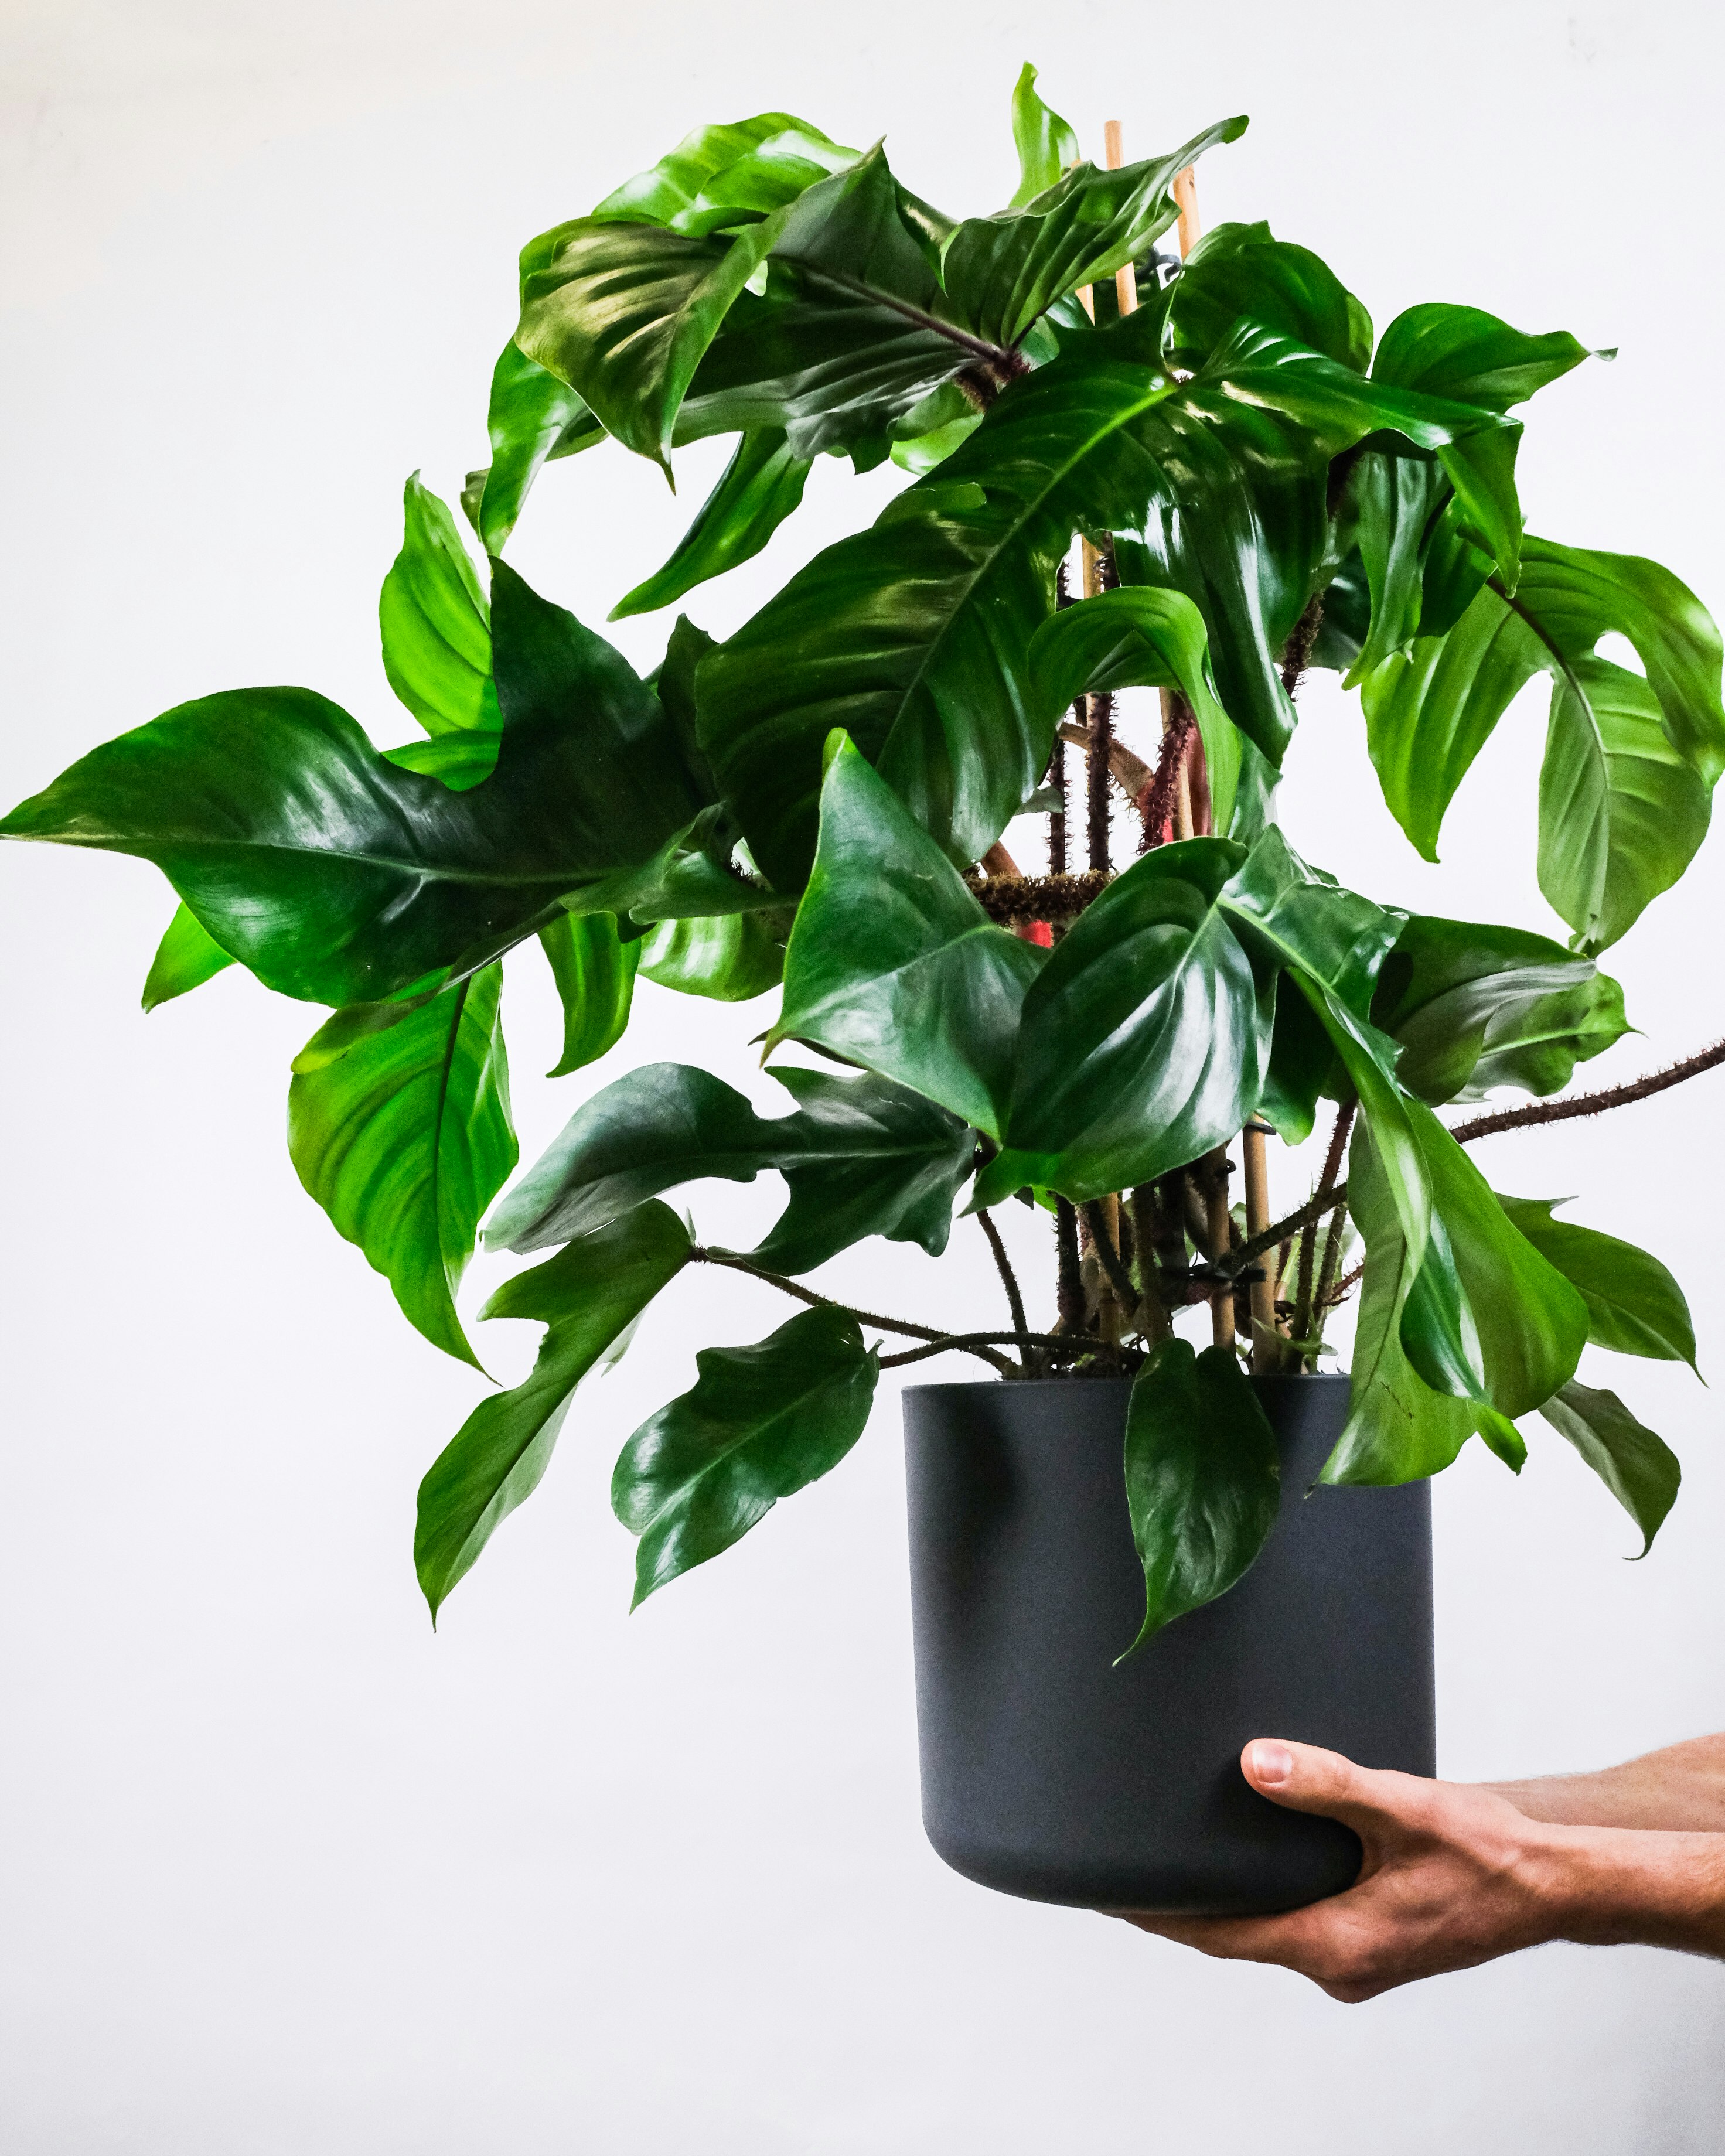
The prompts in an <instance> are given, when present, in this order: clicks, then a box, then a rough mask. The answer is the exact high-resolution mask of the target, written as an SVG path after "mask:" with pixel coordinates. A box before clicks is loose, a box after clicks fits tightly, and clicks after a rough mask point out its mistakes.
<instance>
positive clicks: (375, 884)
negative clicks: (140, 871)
mask: <svg viewBox="0 0 1725 2156" xmlns="http://www.w3.org/2000/svg"><path fill="white" fill-rule="evenodd" d="M492 609H493V622H492V626H493V633H494V641H495V666H496V680H497V693H498V699H499V702H500V704H501V707H502V712H503V721H504V724H503V731H502V736H501V747H500V750H499V754H498V761H497V767H496V770H495V773H493V775H492V776H491V777H490V778H489V779H487V780H485V782H484V783H481V784H480V785H477V786H475V787H473V788H470V790H469V791H468V792H466V793H451V792H450V791H449V789H448V788H446V787H444V786H443V785H442V784H440V783H439V782H438V781H437V780H435V779H434V778H425V777H422V776H419V775H418V774H416V773H411V772H406V771H403V770H400V769H398V767H396V766H395V765H393V764H392V763H391V762H389V761H388V760H387V759H386V758H384V757H381V756H379V755H378V754H377V752H376V751H375V750H374V749H373V748H372V746H371V744H370V743H369V742H367V739H366V737H365V736H364V735H363V734H362V732H361V731H360V729H359V728H358V726H356V725H355V724H354V722H353V721H352V719H351V718H349V717H348V716H347V713H346V712H345V711H340V710H338V709H337V707H336V706H335V705H333V704H331V703H327V702H326V701H325V700H324V699H323V698H322V697H321V696H314V695H313V694H312V693H311V691H310V690H305V689H256V690H235V691H233V692H230V693H229V694H228V695H225V696H211V697H206V698H205V699H203V701H202V702H199V703H195V704H186V705H182V706H180V708H179V709H178V710H177V711H170V712H168V713H167V715H166V716H163V717H162V718H159V719H157V720H154V721H151V724H150V725H148V726H141V727H139V728H138V729H137V730H136V731H135V732H132V733H129V734H123V735H121V737H120V738H119V740H117V741H115V742H109V743H108V744H107V746H106V747H103V748H99V749H97V750H95V752H93V753H92V754H90V756H87V757H85V758H84V759H83V761H82V762H80V763H76V764H74V766H73V767H72V768H71V769H70V770H69V771H68V772H66V773H64V774H63V776H62V777H61V778H59V779H58V780H57V781H56V782H55V783H54V785H53V786H51V787H50V788H48V790H47V791H46V792H45V793H41V794H39V795H37V796H36V797H35V798H34V799H33V800H31V801H28V802H26V803H23V806H22V807H20V808H17V809H14V810H13V813H12V814H11V815H10V816H9V817H8V818H7V819H5V821H4V822H3V824H0V834H3V835H5V836H8V837H12V838H28V839H54V840H57V841H59V843H61V844H73V845H94V846H103V847H106V848H109V849H110V850H115V851H117V852H121V853H133V854H140V855H142V856H143V857H144V858H145V859H146V860H153V861H155V862H156V863H157V865H159V866H160V867H161V868H162V869H163V870H165V871H166V872H167V875H168V877H169V879H170V880H171V881H172V883H173V885H174V886H175V888H176V889H177V891H179V893H180V896H182V898H183V899H184V900H185V901H187V905H188V906H191V908H192V910H193V912H195V913H196V914H197V915H198V918H199V919H200V921H203V925H204V927H206V928H207V929H208V932H209V933H210V934H211V935H212V936H213V937H214V939H215V940H216V941H217V942H218V943H220V944H221V945H222V946H223V948H224V949H226V950H229V951H231V952H233V953H234V956H235V957H237V958H239V959H240V960H241V961H242V962H244V963H245V964H246V965H249V967H250V968H252V970H253V971H254V973H257V974H258V975H259V978H261V979H263V980H264V982H265V983H267V984H268V985H269V986H270V987H271V988H277V989H280V991H281V992H282V993H285V994H287V995H293V996H301V997H304V998H307V999H309V1000H311V1001H313V1002H320V1003H329V1004H357V1003H367V1002H376V1001H379V1000H382V998H386V997H388V996H389V995H391V994H392V993H394V992H395V991H396V990H398V989H400V988H407V987H408V985H409V984H417V983H423V982H424V980H425V978H427V977H428V976H429V975H432V974H434V973H437V972H438V971H439V969H447V968H454V967H458V966H459V967H462V968H466V969H469V970H470V969H471V968H472V967H473V966H475V965H476V964H480V963H483V962H485V960H486V959H487V958H488V957H492V956H495V955H496V953H498V952H501V950H503V949H505V948H506V947H508V946H509V945H510V944H511V943H512V942H516V941H517V940H519V938H520V937H521V936H522V935H523V934H526V933H527V932H530V931H531V930H532V929H534V928H536V927H539V926H541V925H542V923H543V922H545V921H548V920H551V919H552V918H554V917H555V916H554V911H553V909H554V908H556V907H557V904H558V902H559V901H560V900H562V899H564V898H566V897H570V896H578V895H579V894H580V893H581V892H582V891H583V888H589V889H592V890H593V891H596V892H597V891H602V890H603V879H604V878H605V877H606V876H607V875H617V874H618V873H619V872H620V871H624V870H634V869H635V868H636V866H637V865H639V864H641V863H643V862H644V861H646V860H649V858H650V857H651V856H652V855H653V854H654V852H655V850H656V849H657V848H659V847H660V846H661V845H663V844H665V843H666V841H667V840H668V839H670V838H671V837H672V836H673V835H674V834H675V833H676V832H677V831H678V830H680V829H684V828H685V827H686V826H687V825H688V824H689V823H690V822H691V819H693V818H694V816H695V815H696V812H697V810H698V808H699V807H700V805H701V804H700V802H699V799H698V798H697V797H696V791H695V785H694V782H693V780H692V779H691V778H689V777H688V776H687V775H686V774H685V772H684V770H683V767H682V764H681V761H680V757H679V756H678V753H677V746H676V742H675V736H674V734H673V733H672V732H671V731H670V725H669V722H668V721H667V719H666V716H665V711H664V709H663V707H662V706H661V705H660V702H659V701H658V699H657V698H656V697H655V696H654V695H653V693H652V691H651V690H649V689H647V688H646V687H645V686H644V685H643V684H642V683H641V682H640V681H639V680H637V679H636V677H635V675H634V672H633V670H631V669H630V668H629V665H628V664H627V663H626V661H625V660H624V659H623V658H622V657H621V656H620V654H619V653H617V652H616V651H614V650H613V649H612V648H611V646H610V645H609V644H606V643H605V642H604V641H603V639H602V638H600V637H598V636H595V635H594V634H593V633H592V631H591V630H589V629H583V627H582V626H581V624H579V623H578V621H576V619H574V617H573V616H572V615H571V614H567V613H564V612H563V611H562V608H557V607H552V606H550V605H547V603H546V602H544V601H543V600H542V599H540V598H536V596H535V595H534V593H532V592H531V591H530V590H529V589H528V588H527V586H526V584H524V583H522V582H521V579H520V578H519V577H516V575H515V574H514V572H512V571H511V570H510V569H508V568H507V567H505V566H504V565H503V564H502V563H501V562H500V563H499V564H498V565H497V568H496V572H495V587H494V591H493V597H492ZM595 903H596V904H599V903H603V900H602V899H596V900H595Z"/></svg>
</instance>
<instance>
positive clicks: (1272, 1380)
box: [901, 1370, 1353, 1399]
mask: <svg viewBox="0 0 1725 2156" xmlns="http://www.w3.org/2000/svg"><path fill="white" fill-rule="evenodd" d="M1247 1375H1248V1376H1249V1377H1250V1379H1251V1382H1252V1383H1254V1384H1255V1385H1320V1386H1323V1387H1326V1388H1327V1387H1330V1386H1332V1385H1351V1384H1352V1383H1353V1378H1352V1377H1351V1375H1350V1374H1349V1373H1348V1371H1346V1370H1315V1371H1311V1372H1308V1373H1306V1374H1304V1375H1301V1373H1299V1372H1298V1371H1295V1370H1274V1371H1268V1372H1264V1373H1259V1372H1256V1371H1249V1372H1248V1373H1247ZM1135 1382H1136V1381H1135V1380H1134V1379H1132V1378H947V1379H946V1380H945V1381H943V1382H941V1383H933V1384H924V1385H906V1386H905V1387H904V1388H903V1389H902V1392H901V1398H902V1399H909V1398H910V1396H911V1394H912V1393H994V1392H998V1391H999V1389H1001V1388H1002V1387H1003V1386H1009V1387H1010V1388H1011V1389H1012V1390H1013V1391H1014V1393H1029V1392H1042V1391H1048V1390H1055V1389H1057V1390H1059V1391H1060V1392H1062V1393H1067V1392H1070V1391H1071V1390H1072V1389H1074V1388H1075V1387H1076V1386H1085V1387H1093V1388H1096V1389H1101V1388H1103V1387H1106V1386H1109V1385H1113V1386H1116V1387H1118V1388H1119V1389H1121V1390H1122V1391H1125V1392H1130V1391H1131V1390H1132V1385H1133V1383H1135Z"/></svg>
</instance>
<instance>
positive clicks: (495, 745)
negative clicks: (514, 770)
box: [383, 732, 502, 793]
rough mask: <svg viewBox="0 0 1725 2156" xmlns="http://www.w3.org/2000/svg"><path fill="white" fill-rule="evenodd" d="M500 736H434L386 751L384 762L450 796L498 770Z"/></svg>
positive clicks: (470, 734) (494, 733)
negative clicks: (414, 774)
mask: <svg viewBox="0 0 1725 2156" xmlns="http://www.w3.org/2000/svg"><path fill="white" fill-rule="evenodd" d="M501 747H502V736H501V733H497V732H486V733H449V734H433V735H431V736H429V737H428V738H427V739H426V740H424V741H410V742H403V743H402V744H401V746H400V747H398V748H386V749H385V750H384V752H383V761H384V762H386V763H393V765H394V766H395V767H396V769H397V770H398V771H417V772H420V773H423V774H424V777H426V778H434V779H436V781H437V782H438V783H439V785H440V786H446V787H448V788H449V791H450V792H451V793H466V791H467V790H468V788H470V787H472V786H477V785H479V784H480V783H481V782H482V781H483V780H485V779H487V778H490V775H491V773H493V772H494V771H495V769H496V768H497V752H498V750H499V749H500V748H501Z"/></svg>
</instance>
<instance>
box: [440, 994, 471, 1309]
mask: <svg viewBox="0 0 1725 2156" xmlns="http://www.w3.org/2000/svg"><path fill="white" fill-rule="evenodd" d="M472 986H473V975H472V974H469V975H468V977H467V978H466V979H465V981H463V982H462V983H461V985H460V987H459V988H457V989H456V991H455V1009H454V1015H453V1016H452V1017H451V1019H450V1020H449V1037H448V1039H446V1040H445V1041H444V1058H443V1067H442V1069H441V1070H439V1072H438V1079H437V1112H436V1114H435V1115H434V1116H433V1118H432V1125H431V1219H432V1226H433V1229H434V1232H435V1234H436V1236H437V1255H438V1260H439V1263H440V1264H441V1265H442V1266H443V1270H444V1290H445V1291H446V1292H447V1294H448V1296H449V1307H450V1310H451V1312H452V1313H453V1312H454V1303H455V1283H454V1281H452V1280H451V1279H450V1277H449V1251H448V1250H447V1249H446V1248H445V1247H444V1185H443V1174H444V1118H445V1116H447V1114H448V1112H449V1080H450V1076H451V1075H452V1073H453V1072H454V1067H455V1050H456V1047H457V1045H458V1044H459V1041H460V1039H461V1018H462V1014H463V1013H464V1012H465V1010H466V1009H467V997H468V992H469V990H470V988H472ZM456 1329H457V1330H458V1331H459V1329H460V1326H459V1320H458V1321H457V1327H456Z"/></svg>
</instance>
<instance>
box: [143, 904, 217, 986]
mask: <svg viewBox="0 0 1725 2156" xmlns="http://www.w3.org/2000/svg"><path fill="white" fill-rule="evenodd" d="M233 963H234V960H233V958H232V957H231V956H230V955H229V954H228V952H226V951H224V950H223V948H222V947H221V945H220V944H219V943H218V942H214V941H213V939H212V937H211V936H210V934H209V932H208V930H207V929H206V928H205V927H204V925H203V922H202V921H200V920H199V919H198V916H197V915H196V914H195V913H193V911H191V909H190V908H189V907H188V906H176V907H175V909H174V917H173V919H172V921H169V922H168V924H167V929H166V931H165V932H164V933H163V935H162V941H161V942H159V943H158V944H157V947H156V956H155V957H153V958H152V959H151V961H150V971H149V974H148V977H147V978H146V980H145V983H144V996H143V1004H144V1009H146V1011H152V1010H154V1009H156V1008H157V1005H158V1004H166V1003H172V1001H173V999H174V998H175V997H176V996H183V995H185V994H186V993H187V992H188V991H189V990H190V989H193V988H202V987H203V984H204V983H205V982H206V981H213V979H214V978H215V977H216V975H217V974H218V973H221V972H222V971H223V969H224V968H227V967H228V966H231V965H232V964H233Z"/></svg>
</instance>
